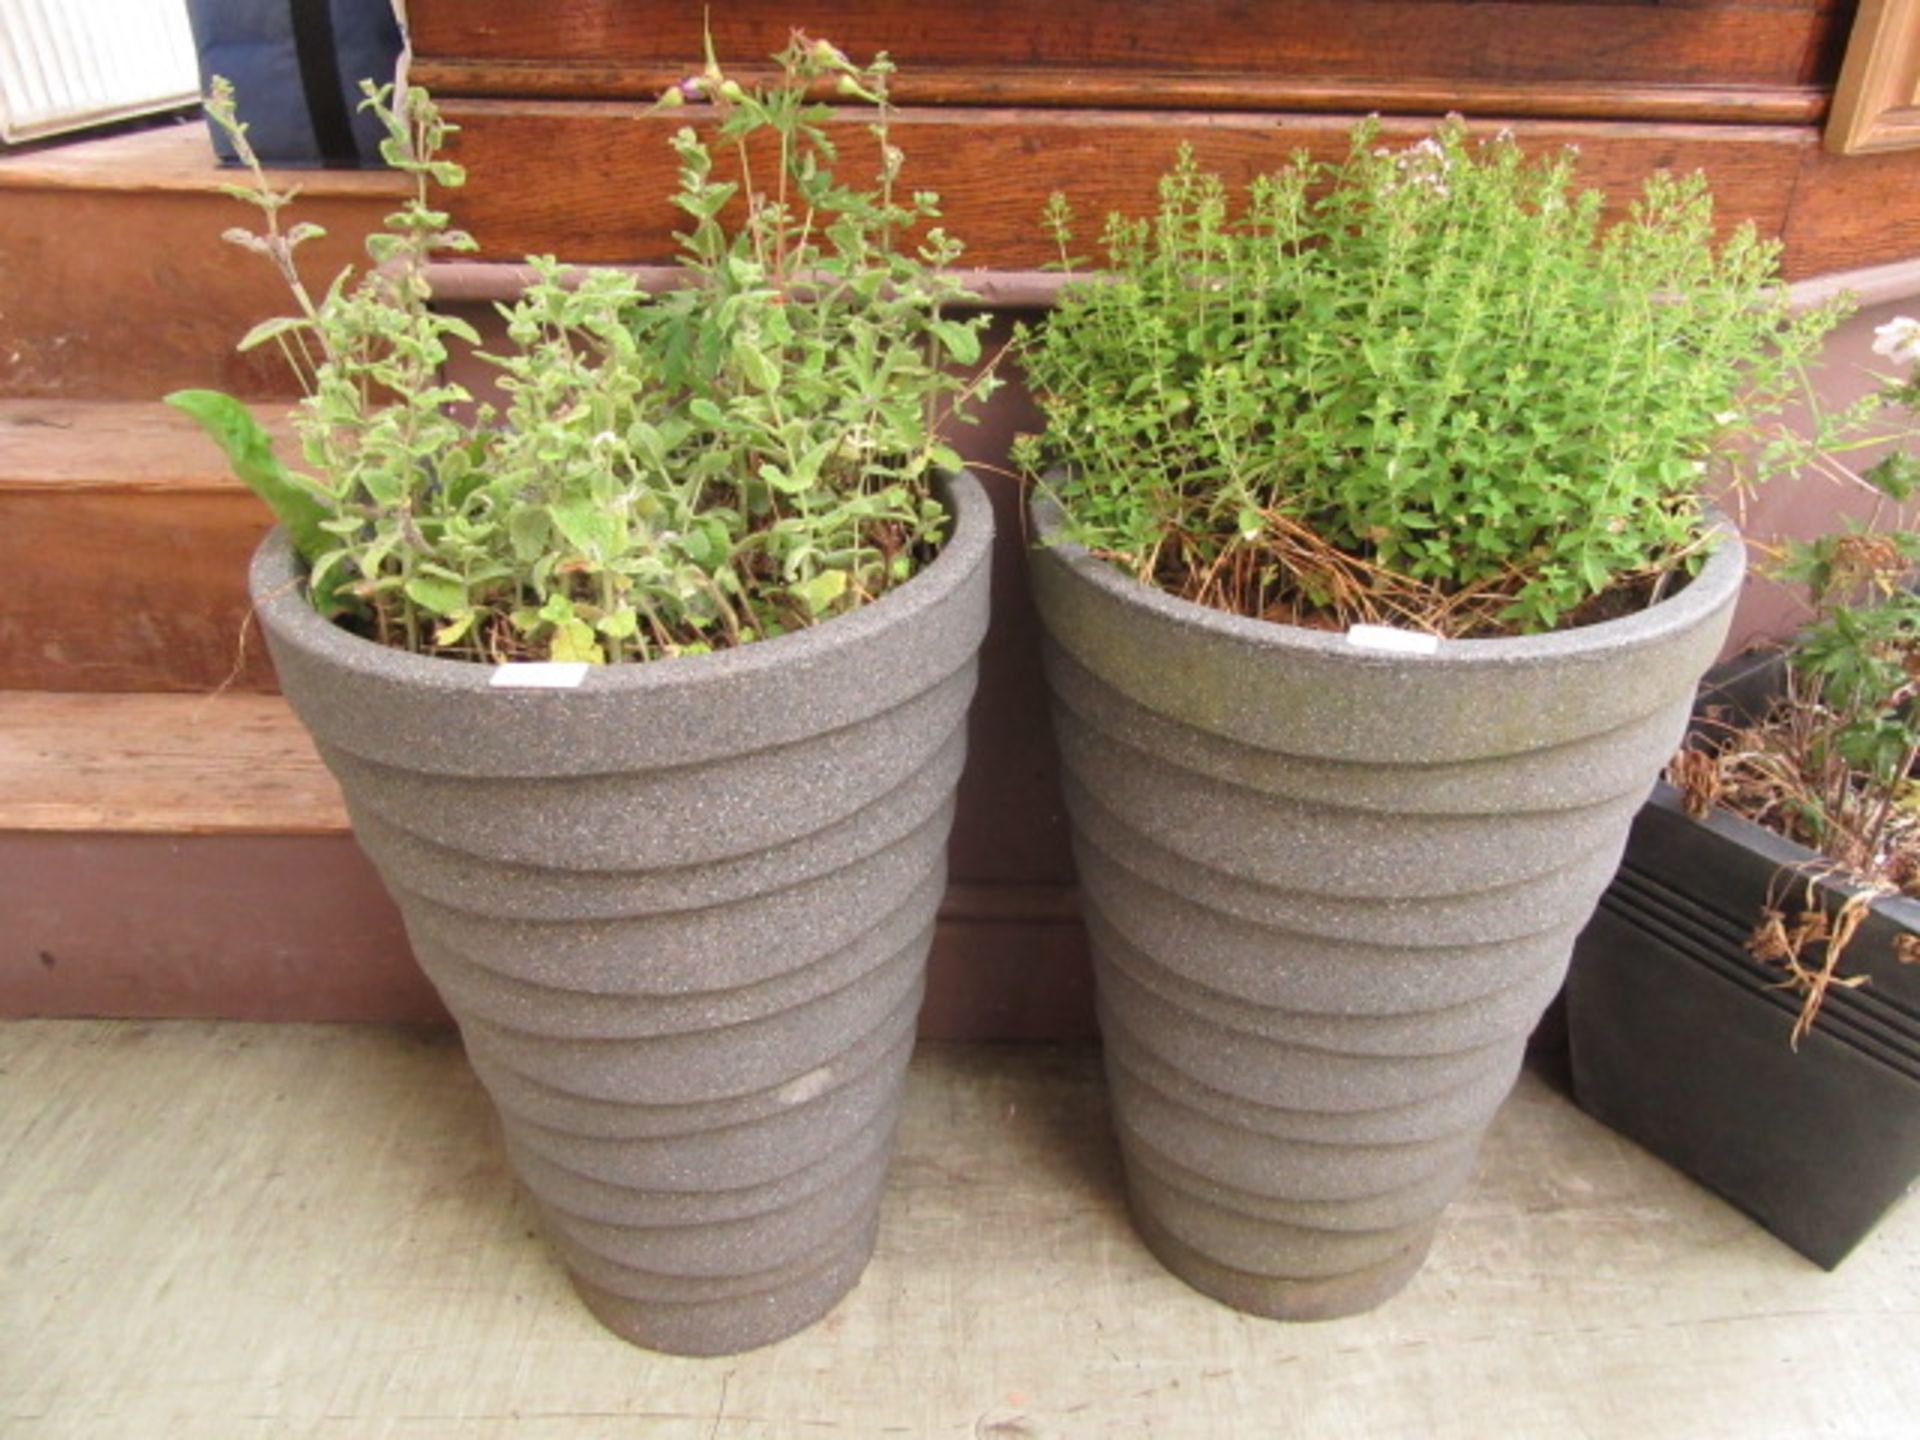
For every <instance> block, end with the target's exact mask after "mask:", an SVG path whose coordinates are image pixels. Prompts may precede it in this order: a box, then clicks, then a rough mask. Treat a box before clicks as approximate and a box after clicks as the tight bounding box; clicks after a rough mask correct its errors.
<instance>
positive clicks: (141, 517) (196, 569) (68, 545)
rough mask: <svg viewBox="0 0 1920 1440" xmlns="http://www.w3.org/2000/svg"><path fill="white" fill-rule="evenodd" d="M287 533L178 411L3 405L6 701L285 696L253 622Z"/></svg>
mask: <svg viewBox="0 0 1920 1440" xmlns="http://www.w3.org/2000/svg"><path fill="white" fill-rule="evenodd" d="M258 413H259V415H260V417H261V419H262V420H263V421H264V422H265V423H266V424H267V425H268V426H269V428H271V429H274V430H275V431H277V432H278V433H279V436H280V440H281V444H282V446H283V447H286V446H288V445H289V444H290V442H289V440H288V438H287V436H286V427H285V410H284V408H280V407H272V406H263V407H261V408H260V409H259V411H258ZM283 453H285V451H284V449H283ZM271 523H272V520H271V517H270V516H269V514H268V512H267V509H266V507H265V506H264V505H263V504H261V503H260V502H259V501H258V500H256V499H255V498H254V496H253V495H252V494H251V493H250V492H249V491H248V490H247V489H246V488H245V487H244V486H242V485H241V484H240V483H239V482H238V481H236V480H234V479H233V478H232V477H231V476H230V475H229V474H228V472H227V468H226V462H225V460H224V459H223V458H222V457H221V455H220V452H219V451H218V449H216V448H215V447H214V445H213V444H212V443H211V442H210V441H209V440H208V439H207V438H206V437H205V436H204V435H203V434H202V433H201V432H200V431H199V429H198V428H197V427H196V426H195V425H194V424H193V422H191V421H190V420H188V419H187V418H186V417H185V416H183V415H180V414H179V413H178V412H176V411H174V410H173V409H171V408H170V407H168V406H166V405H162V404H160V403H158V402H157V401H147V402H139V403H135V402H110V401H75V400H19V399H14V400H0V574H4V575H6V576H7V577H8V578H7V584H6V585H5V586H0V690H107V691H127V690H158V691H198V692H203V693H204V692H208V691H212V690H215V689H218V688H220V687H222V686H228V687H237V688H239V689H243V690H271V689H273V688H274V682H273V672H272V669H271V667H270V666H269V665H268V664H267V660H266V655H265V650H264V647H263V646H262V645H261V643H260V638H259V635H258V633H257V632H254V631H252V629H251V627H249V626H247V625H246V619H247V614H248V605H247V597H246V567H247V559H248V557H249V556H250V555H251V554H252V552H253V547H254V546H255V545H256V544H257V543H258V542H259V539H260V537H261V535H263V534H264V533H266V530H267V528H268V526H269V525H270V524H271Z"/></svg>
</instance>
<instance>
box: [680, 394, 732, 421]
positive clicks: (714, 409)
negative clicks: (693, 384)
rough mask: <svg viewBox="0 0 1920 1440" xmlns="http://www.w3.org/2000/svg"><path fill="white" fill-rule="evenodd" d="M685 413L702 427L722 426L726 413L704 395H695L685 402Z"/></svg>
mask: <svg viewBox="0 0 1920 1440" xmlns="http://www.w3.org/2000/svg"><path fill="white" fill-rule="evenodd" d="M687 411H688V413H690V414H691V415H692V416H693V418H694V419H696V420H698V421H699V422H700V423H701V424H702V425H724V424H725V423H726V420H727V412H726V411H724V410H722V409H721V408H720V407H719V406H718V405H716V404H714V403H713V401H711V400H709V399H707V397H706V396H704V395H696V396H695V397H694V398H693V399H691V400H689V401H688V402H687Z"/></svg>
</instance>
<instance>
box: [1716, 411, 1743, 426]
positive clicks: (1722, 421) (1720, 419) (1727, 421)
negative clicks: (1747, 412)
mask: <svg viewBox="0 0 1920 1440" xmlns="http://www.w3.org/2000/svg"><path fill="white" fill-rule="evenodd" d="M1739 418H1740V412H1739V411H1738V410H1722V411H1721V412H1720V413H1719V414H1718V415H1716V416H1714V417H1713V423H1714V424H1716V425H1731V424H1733V422H1734V421H1736V420H1738V419H1739Z"/></svg>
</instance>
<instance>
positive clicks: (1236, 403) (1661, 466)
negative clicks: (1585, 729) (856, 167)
mask: <svg viewBox="0 0 1920 1440" xmlns="http://www.w3.org/2000/svg"><path fill="white" fill-rule="evenodd" d="M1380 140H1381V133H1380V130H1379V127H1378V125H1377V123H1374V122H1368V123H1364V124H1362V125H1360V126H1359V127H1357V128H1356V129H1355V131H1354V133H1353V136H1352V139H1351V145H1350V148H1349V151H1348V153H1347V155H1346V158H1345V159H1344V160H1342V161H1339V162H1336V163H1317V162H1314V161H1312V160H1311V159H1309V158H1308V157H1307V156H1306V155H1304V154H1301V155H1297V156H1296V157H1295V158H1294V160H1293V161H1292V163H1291V164H1289V165H1288V166H1287V167H1286V168H1285V169H1283V170H1281V171H1280V172H1279V173H1277V174H1273V175H1268V176H1263V177H1261V178H1258V179H1256V180H1254V181H1253V183H1252V184H1251V186H1250V187H1248V189H1247V192H1246V195H1245V197H1244V204H1243V205H1241V206H1239V207H1238V209H1237V210H1236V207H1235V205H1234V204H1233V199H1234V197H1232V196H1231V195H1230V194H1229V191H1228V188H1227V186H1226V185H1225V184H1224V182H1223V181H1222V180H1221V179H1220V178H1219V177H1217V176H1214V175H1210V174H1206V173H1204V172H1202V171H1201V170H1200V169H1199V168H1198V166H1197V165H1196V164H1195V162H1194V160H1193V157H1192V155H1191V153H1190V152H1187V151H1185V150H1183V151H1182V152H1181V155H1180V158H1179V160H1178V162H1177V163H1176V164H1175V166H1174V167H1173V169H1172V170H1171V171H1170V172H1169V173H1168V174H1167V175H1165V176H1164V178H1163V179H1162V180H1161V182H1160V187H1159V205H1158V209H1157V212H1156V213H1155V214H1154V215H1152V216H1151V217H1150V218H1146V219H1126V218H1122V217H1119V216H1114V217H1111V218H1109V220H1108V221H1107V223H1106V227H1105V231H1104V236H1103V240H1104V250H1105V254H1106V264H1105V266H1104V267H1103V268H1104V273H1102V274H1100V275H1096V276H1089V277H1087V278H1086V279H1085V280H1075V281H1073V282H1070V283H1069V284H1068V286H1067V287H1066V288H1065V290H1064V292H1063V293H1062V295H1061V297H1060V301H1059V304H1058V307H1057V308H1056V310H1055V311H1054V313H1053V314H1052V316H1051V317H1050V318H1049V319H1048V321H1047V322H1046V323H1045V324H1044V325H1042V326H1040V327H1037V328H1035V329H1032V330H1028V331H1023V332H1021V333H1020V334H1019V335H1018V337H1017V345H1018V347H1019V354H1020V356H1021V359H1022V362H1023V364H1024V365H1025V367H1026V370H1027V372H1028V375H1029V376H1030V378H1031V381H1032V385H1033V389H1034V391H1035V394H1036V397H1037V400H1038V403H1039V406H1040V409H1041V412H1042V415H1043V417H1044V421H1045V425H1044V428H1043V430H1042V431H1041V432H1040V433H1038V434H1037V435H1031V436H1023V437H1021V439H1020V441H1019V442H1018V443H1017V446H1016V451H1015V458H1016V462H1017V463H1018V464H1019V465H1020V467H1021V468H1022V469H1023V470H1024V471H1025V472H1026V473H1027V474H1028V475H1029V476H1031V477H1032V478H1034V479H1035V480H1036V481H1037V482H1038V483H1039V484H1041V485H1042V486H1043V487H1044V488H1045V489H1046V490H1047V491H1048V492H1050V493H1051V495H1052V496H1053V497H1054V499H1056V500H1057V502H1058V504H1059V506H1060V508H1061V511H1062V513H1063V516H1064V537H1065V538H1066V539H1069V540H1072V541H1076V542H1078V543H1081V544H1083V545H1085V546H1087V547H1088V548H1089V549H1090V550H1092V551H1093V552H1095V553H1097V554H1100V555H1103V556H1106V557H1108V558H1110V559H1111V560H1112V561H1113V562H1114V563H1116V564H1117V565H1120V566H1122V567H1124V568H1125V569H1126V570H1128V571H1130V572H1131V573H1133V574H1134V575H1135V576H1137V577H1138V578H1139V579H1141V580H1143V581H1147V582H1150V583H1154V584H1157V585H1159V586H1162V587H1164V588H1165V589H1167V590H1169V591H1171V592H1173V593H1174V594H1176V595H1180V596H1183V597H1185V598H1187V599H1191V600H1195V601H1198V602H1200V603H1203V604H1207V605H1212V606H1216V607H1218V608H1221V609H1225V610H1230V611H1233V612H1236V613H1240V614H1245V615H1252V616H1256V617H1262V618H1268V619H1275V620H1283V621H1290V622H1293V623H1304V624H1314V625H1323V626H1344V625H1347V624H1350V623H1353V622H1355V621H1368V622H1374V623H1388V624H1398V625H1404V626H1410V627H1414V628H1418V629H1422V630H1426V631H1430V632H1432V633H1436V634H1441V635H1448V636H1484V635H1502V634H1515V633H1523V634H1524V633H1534V632H1539V631H1546V630H1552V629H1556V628H1561V627H1564V626H1567V625H1572V624H1580V623H1586V622H1587V621H1590V620H1594V619H1601V618H1606V617H1607V616H1609V615H1611V614H1615V613H1619V612H1620V611H1621V610H1623V609H1626V608H1631V607H1633V606H1635V605H1641V604H1645V603H1647V602H1648V601H1649V600H1650V599H1652V598H1655V597H1656V596H1657V594H1658V593H1659V590H1660V588H1661V585H1662V583H1663V577H1671V576H1674V575H1675V574H1676V573H1678V572H1684V571H1686V570H1687V569H1688V568H1689V567H1691V566H1693V565H1695V564H1696V563H1697V560H1698V557H1699V556H1700V555H1701V554H1702V553H1703V551H1704V547H1705V544H1706V543H1707V541H1706V538H1705V536H1706V527H1705V526H1704V524H1703V516H1702V508H1701V501H1700V499H1699V496H1700V492H1701V489H1702V486H1703V484H1704V483H1705V482H1707V481H1709V480H1711V479H1714V478H1723V477H1724V478H1733V479H1738V480H1751V479H1754V478H1757V477H1759V476H1761V475H1764V474H1766V473H1770V472H1772V471H1774V470H1778V469H1781V468H1785V467H1787V466H1790V465H1793V464H1797V463H1802V462H1803V461H1804V460H1805V458H1806V455H1807V453H1808V449H1809V446H1808V444H1807V443H1806V442H1803V441H1801V440H1799V439H1798V438H1797V437H1795V436H1794V435H1793V434H1792V432H1790V431H1789V430H1788V429H1787V427H1785V426H1784V425H1782V424H1779V423H1778V420H1779V417H1780V415H1781V412H1782V409H1783V407H1784V406H1785V405H1786V404H1787V403H1788V402H1789V401H1791V400H1794V399H1797V398H1799V397H1800V396H1801V395H1802V394H1803V393H1804V392H1805V376H1804V367H1805V365H1806V362H1807V361H1808V359H1809V358H1810V357H1811V356H1812V355H1813V354H1814V353H1815V351H1816V349H1817V346H1818V344H1819V340H1820V337H1821V335H1822V334H1824V333H1825V332H1826V330H1828V329H1829V328H1830V327H1831V326H1832V325H1833V324H1834V323H1835V322H1836V321H1837V319H1838V318H1839V317H1840V315H1841V313H1843V308H1844V307H1843V303H1840V302H1837V303H1836V304H1834V305H1830V306H1826V307H1823V308H1821V309H1817V310H1814V311H1811V312H1808V313H1804V314H1795V313H1794V312H1793V311H1792V310H1791V309H1790V308H1789V305H1788V300H1787V296H1786V292H1785V290H1784V287H1782V286H1781V285H1780V284H1779V283H1778V281H1777V279H1776V260H1777V253H1778V247H1777V246H1776V245H1774V244H1772V243H1769V242H1764V241H1762V240H1761V239H1759V238H1758V237H1757V236H1756V235H1755V233H1754V232H1753V230H1752V229H1751V227H1742V228H1741V229H1739V230H1738V231H1736V232H1735V233H1734V234H1733V235H1732V236H1731V237H1730V238H1728V239H1727V240H1726V241H1725V242H1724V244H1719V245H1716V244H1715V242H1714V234H1713V220H1712V204H1711V198H1710V196H1709V193H1708V190H1707V186H1706V183H1705V181H1704V180H1703V179H1702V178H1701V177H1699V176H1694V177H1691V178H1674V177H1671V176H1668V175H1665V174H1659V175H1655V176H1654V177H1653V178H1651V179H1649V180H1648V181H1647V182H1646V185H1645V187H1644V189H1643V191H1642V192H1641V194H1640V197H1639V199H1638V202H1637V203H1636V204H1635V205H1634V206H1633V207H1632V210H1631V213H1630V215H1629V216H1628V217H1627V218H1625V219H1623V220H1620V221H1619V222H1617V223H1614V224H1611V225H1605V224H1603V216H1602V213H1601V212H1602V199H1601V197H1600V195H1599V194H1598V193H1597V192H1592V191H1586V192H1580V191H1576V189H1575V188H1574V183H1573V182H1574V172H1575V165H1576V157H1575V155H1574V153H1573V151H1572V148H1571V147H1568V148H1567V149H1566V150H1563V151H1561V152H1559V153H1557V154H1553V155H1550V156H1546V157H1544V158H1541V159H1538V160H1529V159H1528V158H1527V157H1526V156H1525V155H1523V153H1522V151H1521V149H1520V147H1519V146H1518V145H1517V144H1516V143H1515V142H1514V141H1513V139H1512V138H1511V137H1510V136H1508V135H1506V134H1505V133H1502V134H1500V135H1498V136H1494V137H1490V138H1486V139H1478V140H1477V139H1475V138H1473V137H1472V136H1470V135H1469V132H1468V128H1467V126H1466V124H1465V122H1464V121H1462V120H1460V119H1459V118H1458V117H1453V118H1450V119H1449V120H1447V121H1446V122H1445V123H1443V124H1442V125H1440V126H1439V128H1438V129H1437V131H1436V132H1435V133H1434V134H1433V135H1431V136H1430V137H1428V138H1425V139H1422V140H1420V141H1419V142H1418V143H1416V144H1413V145H1411V146H1410V147H1406V148H1402V149H1397V150H1396V149H1392V148H1389V147H1387V146H1385V145H1383V144H1381V143H1380ZM1073 223H1074V217H1073V213H1072V210H1071V208H1070V207H1069V206H1068V204H1067V202H1066V201H1065V200H1064V199H1063V198H1061V197H1059V196H1056V197H1055V198H1054V200H1053V202H1052V203H1051V204H1050V206H1049V209H1048V212H1047V215H1046V224H1047V227H1048V229H1049V230H1050V232H1051V233H1052V235H1053V237H1054V239H1055V241H1056V243H1057V244H1058V246H1059V249H1060V255H1061V264H1062V265H1063V266H1064V267H1065V268H1067V269H1068V270H1069V271H1072V270H1074V269H1075V268H1076V264H1077V263H1078V262H1076V261H1074V259H1073V258H1072V256H1071V255H1070V253H1069V251H1070V247H1071V244H1072V239H1073V229H1072V227H1073Z"/></svg>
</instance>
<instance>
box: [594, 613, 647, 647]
mask: <svg viewBox="0 0 1920 1440" xmlns="http://www.w3.org/2000/svg"><path fill="white" fill-rule="evenodd" d="M599 629H600V633H601V634H602V635H605V636H606V637H607V638H608V639H609V640H628V639H631V638H632V637H633V636H635V635H637V634H638V633H639V631H640V616H639V615H638V614H637V613H636V612H635V611H634V610H632V609H630V608H627V607H624V606H623V607H622V608H620V609H618V610H615V611H614V612H613V613H612V614H611V615H603V616H602V617H601V618H600V626H599Z"/></svg>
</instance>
